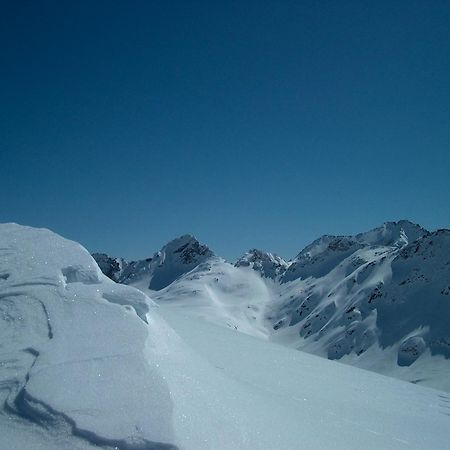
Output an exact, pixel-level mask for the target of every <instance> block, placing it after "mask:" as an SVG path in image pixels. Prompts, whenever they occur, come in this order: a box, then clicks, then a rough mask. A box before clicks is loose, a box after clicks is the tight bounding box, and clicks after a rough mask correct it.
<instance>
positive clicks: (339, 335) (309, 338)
mask: <svg viewBox="0 0 450 450" xmlns="http://www.w3.org/2000/svg"><path fill="white" fill-rule="evenodd" d="M180 239H186V237H183V238H180ZM189 242H191V247H193V248H202V249H203V255H197V256H196V258H197V259H195V260H194V262H193V263H192V264H191V265H189V266H184V269H182V270H180V266H181V267H182V266H183V264H182V263H180V261H179V260H177V259H176V255H175V254H172V255H171V254H170V251H169V249H172V252H173V250H174V249H176V248H177V247H178V242H177V240H175V241H173V242H171V243H169V244H168V245H166V246H165V247H164V248H163V250H162V251H161V252H160V253H164V255H165V256H166V258H165V260H164V261H163V262H162V263H161V262H160V263H159V265H158V269H159V270H161V267H162V268H163V269H164V271H165V273H170V274H171V276H170V277H168V278H167V279H172V283H171V284H169V285H167V286H166V287H165V288H164V289H162V290H161V289H159V290H157V292H155V287H154V285H152V280H153V277H154V275H153V273H152V268H151V267H149V269H148V271H147V272H146V273H142V272H139V273H138V275H137V276H136V278H137V279H138V282H136V281H135V279H134V278H133V276H132V274H128V277H127V278H126V279H123V278H122V279H121V281H122V282H124V283H127V284H131V285H134V286H135V287H137V288H139V289H141V290H142V291H144V292H146V293H148V294H149V295H151V296H152V297H153V298H154V300H155V301H156V302H157V303H159V304H165V305H167V306H170V307H174V308H182V309H183V310H185V311H186V312H187V313H188V314H190V315H191V316H195V317H203V318H205V319H207V320H209V321H211V322H214V323H216V324H221V325H224V326H227V327H230V328H233V329H235V330H238V331H242V332H244V333H247V334H251V335H254V336H258V337H263V338H266V339H268V340H272V341H275V342H278V343H281V344H284V345H288V346H291V347H294V348H297V349H301V350H305V351H307V352H310V353H314V354H316V355H320V356H323V357H327V358H329V359H339V360H340V361H342V362H345V363H348V364H353V365H357V366H359V367H363V368H366V369H370V370H374V371H377V372H380V373H383V374H386V375H390V376H394V377H397V378H401V379H404V380H407V381H411V382H414V383H422V384H425V385H428V386H431V387H436V388H439V389H444V390H446V391H450V377H449V376H448V374H449V373H450V359H449V358H450V326H449V323H450V231H449V230H440V231H436V232H433V233H429V232H428V231H427V230H425V229H423V228H422V227H420V226H419V225H415V224H413V223H411V222H408V221H405V220H403V221H399V222H387V223H385V224H383V225H382V226H381V227H378V228H375V229H374V230H371V231H368V232H366V233H360V234H358V235H356V236H323V237H321V238H319V239H318V240H316V241H314V242H313V243H312V244H311V245H309V246H307V247H306V248H305V249H304V250H302V251H301V252H300V253H299V254H298V256H297V257H296V258H294V259H293V260H292V261H289V262H286V261H284V260H283V259H282V258H280V257H278V256H276V255H273V254H271V253H266V252H262V251H258V250H255V249H253V250H250V251H249V252H248V253H246V254H245V255H244V256H243V257H242V258H240V259H239V260H238V261H237V262H236V264H235V265H234V266H233V265H231V264H229V263H227V262H225V261H224V260H223V259H221V258H219V257H216V256H213V255H212V252H210V251H209V250H205V248H206V247H205V246H203V245H201V244H199V243H198V242H197V241H196V240H195V239H194V238H193V237H189ZM192 243H195V245H193V244H192ZM194 253H195V252H194ZM200 256H201V260H200ZM172 261H176V266H175V268H174V270H172V268H171V264H172ZM198 261H199V262H198ZM197 262H198V264H197V265H196V266H195V267H193V268H192V266H193V265H194V264H196V263H197ZM137 264H140V263H137ZM161 264H162V266H161ZM180 274H181V275H180Z"/></svg>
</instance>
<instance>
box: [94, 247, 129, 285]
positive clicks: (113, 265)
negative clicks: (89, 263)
mask: <svg viewBox="0 0 450 450" xmlns="http://www.w3.org/2000/svg"><path fill="white" fill-rule="evenodd" d="M92 257H93V258H94V259H95V261H96V263H97V264H98V266H99V267H100V270H101V271H102V272H103V273H104V274H105V275H106V276H107V277H108V278H111V280H113V281H119V280H120V279H121V277H122V273H123V271H124V270H125V268H126V267H127V266H128V263H127V262H126V261H125V260H124V259H123V258H114V257H110V256H108V255H107V254H105V253H93V254H92Z"/></svg>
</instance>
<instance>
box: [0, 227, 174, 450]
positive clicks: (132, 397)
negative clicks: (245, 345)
mask: <svg viewBox="0 0 450 450" xmlns="http://www.w3.org/2000/svg"><path fill="white" fill-rule="evenodd" d="M0 257H1V260H0V261H1V266H0V273H2V279H1V281H0V310H1V316H0V319H1V322H0V361H1V362H0V364H1V368H2V370H1V372H0V379H1V381H0V383H1V384H0V387H1V390H0V395H1V399H0V400H1V403H2V404H4V408H3V411H2V415H1V416H0V429H1V430H3V429H4V427H5V426H7V427H8V433H6V432H5V433H2V432H0V448H5V449H14V448H17V449H23V448H32V447H33V446H32V445H31V444H30V443H29V442H28V441H27V439H28V437H27V435H26V434H25V435H24V434H23V433H22V432H21V431H20V430H21V429H22V428H23V425H24V424H28V425H30V426H39V427H40V429H41V431H40V433H42V430H44V429H51V430H52V433H50V434H49V435H50V436H53V435H54V439H53V441H52V439H51V438H50V437H49V436H46V437H45V439H44V441H43V442H44V443H46V445H47V448H52V442H53V443H54V447H55V448H71V445H74V446H75V447H76V448H84V447H87V448H89V446H95V445H109V446H113V447H114V446H116V447H119V448H123V449H134V448H139V449H140V448H153V446H154V445H158V446H159V447H158V448H166V447H167V448H169V447H170V446H166V445H164V444H163V443H167V442H171V441H173V430H172V420H171V415H172V408H173V405H172V400H171V397H170V394H169V388H168V387H167V383H166V382H165V380H164V379H163V377H162V376H161V375H160V373H159V371H158V370H157V367H156V366H155V364H154V363H153V362H152V361H151V359H149V358H148V357H147V356H148V355H146V346H147V340H148V327H147V325H146V324H145V323H144V322H143V321H142V319H141V318H139V317H138V315H137V314H136V312H135V311H137V312H138V313H140V315H142V316H143V317H144V318H145V314H146V312H147V311H148V309H149V305H150V304H151V302H150V301H149V300H148V298H147V297H146V296H145V295H144V294H142V293H141V292H139V291H136V290H134V289H133V288H128V287H125V286H118V285H116V284H115V283H113V282H112V281H110V280H109V279H108V278H106V277H105V276H104V275H103V274H102V273H101V271H100V269H99V268H98V266H97V264H96V263H95V262H94V260H93V259H92V257H91V256H90V255H89V253H88V252H87V251H86V250H85V249H84V248H82V247H81V246H80V245H79V244H76V243H74V242H71V241H68V240H65V239H63V238H61V237H59V236H57V235H55V234H54V233H51V232H50V231H48V230H43V229H42V230H38V229H32V228H28V227H22V226H19V225H15V224H6V225H1V226H0ZM111 301H112V302H113V303H111ZM123 305H125V306H123ZM11 424H12V430H14V429H15V427H16V426H17V429H16V430H17V432H16V433H12V431H11ZM56 430H58V431H56ZM63 435H64V436H65V439H66V441H64V440H63V442H65V443H64V445H63V446H62V447H61V446H60V445H61V444H60V442H61V439H62V437H61V436H63ZM55 436H56V437H55ZM11 439H12V440H11ZM23 439H25V440H26V441H25V442H23ZM32 439H33V440H34V439H35V437H32ZM33 445H34V444H33ZM77 446H81V447H77ZM33 448H34V447H33Z"/></svg>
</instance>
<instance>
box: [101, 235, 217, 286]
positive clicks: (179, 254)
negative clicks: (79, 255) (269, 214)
mask: <svg viewBox="0 0 450 450" xmlns="http://www.w3.org/2000/svg"><path fill="white" fill-rule="evenodd" d="M93 257H94V258H95V259H96V261H97V263H98V264H99V266H100V267H101V268H102V270H103V272H104V273H105V275H107V276H109V277H110V278H112V279H113V280H114V281H118V282H120V283H123V284H130V285H136V286H139V287H141V288H145V289H150V290H155V291H158V290H160V289H163V288H165V287H166V286H168V285H169V284H170V283H172V282H174V281H175V280H176V279H177V278H179V277H180V276H181V275H183V274H185V273H187V272H190V271H191V270H192V269H194V268H195V267H197V266H198V265H199V264H201V263H203V262H205V261H206V260H208V259H209V258H212V257H214V253H213V252H212V251H211V250H210V249H209V248H208V247H207V246H206V245H203V244H201V243H200V242H199V241H198V240H197V239H196V238H195V237H194V236H192V235H190V234H185V235H183V236H180V237H178V238H176V239H173V240H172V241H170V242H168V243H167V244H166V245H164V246H163V247H162V248H161V250H159V251H158V252H156V253H155V254H154V255H153V256H152V257H151V258H146V259H142V260H138V261H131V262H126V261H124V260H123V259H121V258H111V257H108V256H107V255H104V254H94V255H93ZM117 261H120V269H119V268H118V266H119V264H118V263H117Z"/></svg>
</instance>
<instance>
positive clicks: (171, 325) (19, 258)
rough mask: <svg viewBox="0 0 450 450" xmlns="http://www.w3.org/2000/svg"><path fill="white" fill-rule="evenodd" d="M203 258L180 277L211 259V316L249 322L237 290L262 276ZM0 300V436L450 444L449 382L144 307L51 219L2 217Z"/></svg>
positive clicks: (14, 445) (24, 439)
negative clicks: (423, 380)
mask: <svg viewBox="0 0 450 450" xmlns="http://www.w3.org/2000/svg"><path fill="white" fill-rule="evenodd" d="M212 262H213V263H212V264H210V262H208V263H202V264H200V266H198V270H197V272H196V271H195V269H194V271H191V272H189V273H188V274H185V275H184V277H188V278H185V279H184V282H185V283H187V282H188V281H189V283H195V282H199V280H200V277H199V275H200V271H202V270H203V271H206V272H208V273H209V272H211V273H212V277H211V280H210V283H211V286H216V287H215V288H214V289H213V288H211V290H212V292H213V293H216V294H219V293H220V306H221V308H223V309H222V311H223V313H221V314H219V313H218V314H217V316H216V317H217V322H218V323H220V320H219V317H224V316H225V315H227V316H230V317H231V316H233V317H241V318H242V320H241V321H240V322H239V323H241V322H242V323H245V321H247V323H249V324H251V323H253V322H252V321H255V320H256V321H258V319H253V317H254V316H253V315H252V314H254V313H255V311H253V312H250V309H251V308H250V309H249V308H245V309H242V305H240V306H237V303H238V301H236V299H235V295H236V293H239V292H241V293H243V294H242V295H248V294H252V293H255V292H257V293H258V296H257V298H264V296H265V295H268V293H269V288H268V285H267V284H266V281H268V280H263V279H262V278H261V277H260V276H259V275H257V273H256V272H255V271H253V270H252V269H251V268H249V267H246V268H236V267H233V266H227V269H228V272H226V273H225V274H224V275H225V276H228V277H230V280H226V279H225V281H227V283H223V284H221V282H220V280H219V281H215V278H218V277H217V276H214V271H216V274H217V275H219V273H218V271H220V267H223V264H224V263H223V261H222V260H220V259H219V258H212ZM231 279H232V280H233V283H231V282H230V281H231ZM248 280H250V281H248ZM246 283H247V284H246ZM175 284H176V283H173V284H172V287H170V286H169V287H168V288H166V289H167V292H169V291H170V292H172V293H173V294H174V295H175V291H174V290H173V289H175ZM191 286H192V285H191ZM178 289H181V286H178ZM246 289H247V291H245V290H246ZM255 289H256V290H255ZM161 292H162V291H161ZM191 294H192V292H191ZM192 297H193V298H196V296H195V295H192ZM174 298H175V297H174ZM196 299H197V306H198V307H197V308H194V310H196V311H197V312H198V311H201V310H203V311H204V312H205V317H206V318H208V320H209V318H210V317H211V311H212V307H211V306H208V305H206V304H205V302H206V297H205V298H202V297H201V296H200V297H198V298H196ZM225 300H226V301H225ZM237 300H239V299H237ZM179 306H180V304H179ZM254 306H257V304H255V305H254ZM208 308H209V309H208ZM0 309H1V311H0V402H1V403H0V404H1V405H2V406H1V409H0V448H1V449H8V450H23V449H28V448H30V449H31V448H32V449H33V450H35V449H36V450H41V449H55V450H56V449H58V450H61V449H91V448H99V447H100V448H105V449H112V448H117V449H121V450H130V449H167V448H168V449H176V448H180V449H187V450H190V449H192V450H202V449H212V450H220V449H223V450H225V449H248V450H251V449H287V450H290V449H292V450H294V449H298V448H306V449H319V450H320V449H329V448H337V449H339V448H341V449H352V448H354V449H361V448H365V449H379V448H389V449H405V448H409V449H424V448H427V449H428V448H430V449H431V448H432V449H445V448H448V442H449V439H450V426H449V425H450V396H449V395H448V394H445V393H444V392H441V391H437V390H433V389H428V388H424V387H420V386H415V385H413V384H408V383H403V382H400V381H397V380H394V379H391V378H385V377H382V376H380V375H377V374H374V373H372V372H368V371H363V370H360V369H357V368H353V367H350V366H346V365H341V364H339V363H336V362H333V361H327V360H325V359H321V358H317V357H315V356H312V355H309V354H306V353H302V352H297V351H295V350H293V349H289V348H286V347H281V346H279V345H277V344H274V343H270V342H264V341H263V340H261V339H255V338H254V337H252V336H248V335H245V334H242V333H239V332H237V331H236V328H235V326H234V325H236V323H234V324H230V326H225V327H223V326H217V325H216V324H214V323H211V322H208V321H205V320H204V319H202V318H201V317H199V315H198V314H192V311H191V310H189V309H188V308H186V309H184V308H182V307H175V306H174V303H173V302H169V301H167V302H164V303H162V306H161V307H160V308H155V305H154V303H153V302H152V301H151V300H149V298H148V297H147V296H145V295H144V294H143V293H142V292H139V291H137V290H135V289H133V288H130V287H127V286H121V285H117V284H115V283H114V282H112V281H110V280H109V279H108V278H106V277H105V276H104V275H103V274H102V273H101V271H100V269H99V267H98V266H97V265H96V263H95V262H94V260H93V259H92V258H91V257H90V255H89V254H88V252H87V251H86V250H85V249H84V248H82V247H81V246H80V245H79V244H76V243H74V242H71V241H67V240H65V239H63V238H61V237H59V236H57V235H55V234H53V233H51V232H50V231H48V230H37V229H32V228H28V227H22V226H18V225H15V224H6V225H0ZM216 310H217V308H216ZM247 310H249V311H247ZM157 311H158V312H159V313H160V314H161V315H162V316H163V317H164V318H165V320H164V319H162V318H161V315H160V314H159V313H157ZM236 311H240V314H241V315H240V316H239V314H237V313H236ZM186 314H189V315H187V316H186ZM255 317H256V316H255ZM166 321H167V322H166ZM221 325H223V324H221ZM263 325H264V324H263V323H262V322H261V323H260V326H261V329H264V326H263ZM174 329H176V330H177V332H175V331H174ZM253 329H257V327H253ZM249 330H250V325H249Z"/></svg>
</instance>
